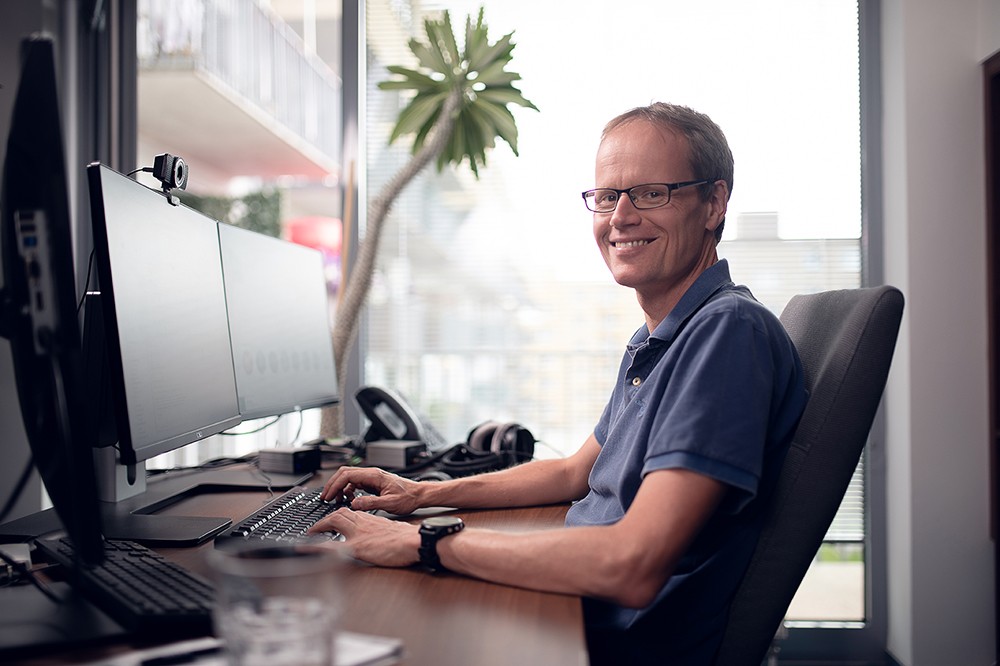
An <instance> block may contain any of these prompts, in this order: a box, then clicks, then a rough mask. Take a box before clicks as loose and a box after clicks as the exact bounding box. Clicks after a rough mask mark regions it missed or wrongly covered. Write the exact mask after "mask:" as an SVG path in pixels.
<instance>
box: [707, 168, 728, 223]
mask: <svg viewBox="0 0 1000 666" xmlns="http://www.w3.org/2000/svg"><path fill="white" fill-rule="evenodd" d="M706 203H707V204H708V218H707V219H706V220H705V228H706V229H707V230H709V231H711V232H712V233H715V230H716V229H717V228H718V226H719V225H720V224H722V221H723V220H724V219H726V210H727V209H728V207H729V185H727V184H726V181H724V180H717V181H715V182H714V183H713V184H712V193H711V195H709V198H708V201H707V202H706Z"/></svg>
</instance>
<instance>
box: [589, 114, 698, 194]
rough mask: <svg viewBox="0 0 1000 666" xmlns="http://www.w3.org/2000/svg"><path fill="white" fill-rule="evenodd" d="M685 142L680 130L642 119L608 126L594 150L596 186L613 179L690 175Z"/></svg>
mask: <svg viewBox="0 0 1000 666" xmlns="http://www.w3.org/2000/svg"><path fill="white" fill-rule="evenodd" d="M688 150H689V149H688V142H687V139H686V138H684V136H682V135H681V134H680V133H678V132H676V131H674V130H671V129H668V128H666V127H662V126H659V125H655V124H653V123H650V122H648V121H645V120H633V121H631V122H628V123H626V124H624V125H620V126H618V127H616V128H614V129H613V130H611V131H610V132H609V133H608V134H607V136H605V137H604V139H603V140H602V141H601V145H600V147H599V148H598V150H597V161H596V176H597V181H598V183H597V184H598V186H604V187H609V186H610V183H607V182H602V181H607V180H609V179H610V180H615V181H616V182H623V181H624V182H627V183H631V184H633V185H634V184H637V183H640V182H643V183H650V182H673V181H676V180H684V179H687V178H690V177H691V174H690V171H691V169H690V166H689V160H688Z"/></svg>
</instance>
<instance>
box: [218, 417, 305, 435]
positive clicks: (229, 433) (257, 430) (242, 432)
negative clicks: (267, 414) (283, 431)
mask: <svg viewBox="0 0 1000 666" xmlns="http://www.w3.org/2000/svg"><path fill="white" fill-rule="evenodd" d="M280 420H281V416H276V417H274V419H273V420H271V421H268V422H267V423H265V424H264V425H262V426H260V427H258V428H254V429H253V430H241V431H240V432H233V431H232V430H223V431H222V432H220V433H219V434H220V435H225V436H226V437H237V436H239V435H252V434H254V433H255V432H260V431H261V430H267V429H268V428H270V427H271V426H273V425H274V424H275V423H277V422H278V421H280ZM301 428H302V426H301V425H300V426H299V429H300V430H301Z"/></svg>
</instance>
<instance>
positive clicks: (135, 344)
mask: <svg viewBox="0 0 1000 666" xmlns="http://www.w3.org/2000/svg"><path fill="white" fill-rule="evenodd" d="M87 175H88V179H89V182H90V201H91V220H92V222H93V226H94V245H95V254H96V261H97V271H98V277H99V280H100V291H101V308H102V310H103V312H104V329H105V340H106V344H107V349H108V372H109V374H110V380H111V386H112V392H113V395H114V396H115V399H114V407H115V412H116V415H117V418H116V425H117V431H118V442H119V446H120V450H119V456H120V458H121V461H122V463H123V464H125V465H133V464H135V463H136V462H141V461H143V460H147V459H149V458H151V457H153V456H156V455H159V454H161V453H165V452H167V451H171V450H173V449H176V448H178V447H180V446H183V445H185V444H188V443H191V442H194V441H197V440H199V439H202V438H204V437H207V436H209V435H212V434H215V433H217V432H221V431H222V430H225V429H226V428H230V427H232V426H234V425H236V424H238V423H239V422H240V420H241V419H240V412H239V406H238V404H237V397H236V379H235V375H234V371H233V360H232V359H233V356H232V347H231V344H230V339H229V324H228V320H227V316H226V293H225V287H224V284H223V277H222V262H221V256H220V248H219V235H218V227H217V223H216V222H215V220H212V219H210V218H208V217H205V216H204V215H202V214H201V213H199V212H197V211H194V210H192V209H190V208H187V207H186V206H183V205H175V204H174V203H171V202H170V201H169V200H168V198H167V197H166V196H164V195H163V193H161V192H158V191H156V190H152V189H150V188H148V187H146V186H144V185H142V184H140V183H137V182H136V181H134V180H132V179H131V178H128V177H126V176H124V175H122V174H120V173H118V172H117V171H114V170H113V169H110V168H108V167H106V166H104V165H101V164H91V165H90V166H89V167H87Z"/></svg>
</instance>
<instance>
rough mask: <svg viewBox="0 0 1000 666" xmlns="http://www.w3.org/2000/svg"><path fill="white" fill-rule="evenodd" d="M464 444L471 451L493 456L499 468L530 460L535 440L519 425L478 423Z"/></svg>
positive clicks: (492, 422) (496, 422)
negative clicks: (498, 463)
mask: <svg viewBox="0 0 1000 666" xmlns="http://www.w3.org/2000/svg"><path fill="white" fill-rule="evenodd" d="M465 444H466V446H468V447H469V448H470V449H471V450H472V451H478V452H483V453H490V454H492V455H494V456H495V457H496V458H497V459H498V461H499V462H500V463H501V467H511V466H513V465H516V464H517V463H520V462H524V461H525V460H531V457H532V456H533V455H535V438H534V436H533V435H532V434H531V432H529V431H528V429H527V428H525V427H524V426H522V425H521V424H519V423H500V422H498V421H486V422H484V423H480V424H479V425H477V426H476V427H475V428H473V429H472V430H471V431H470V432H469V437H468V439H466V441H465Z"/></svg>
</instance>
